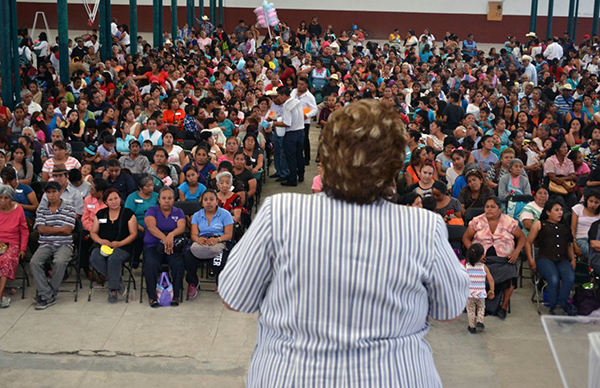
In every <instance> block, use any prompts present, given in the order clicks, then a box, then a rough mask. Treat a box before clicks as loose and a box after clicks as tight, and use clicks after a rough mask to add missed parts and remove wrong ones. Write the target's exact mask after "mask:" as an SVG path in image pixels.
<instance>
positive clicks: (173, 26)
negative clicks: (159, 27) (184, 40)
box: [171, 0, 178, 47]
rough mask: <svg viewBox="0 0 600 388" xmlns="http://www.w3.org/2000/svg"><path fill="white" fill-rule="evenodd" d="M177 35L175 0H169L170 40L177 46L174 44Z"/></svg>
mask: <svg viewBox="0 0 600 388" xmlns="http://www.w3.org/2000/svg"><path fill="white" fill-rule="evenodd" d="M177 35H178V34H177V0H171V40H172V41H173V46H174V47H177V46H175V41H176V40H177Z"/></svg>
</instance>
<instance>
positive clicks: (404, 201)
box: [399, 191, 422, 206]
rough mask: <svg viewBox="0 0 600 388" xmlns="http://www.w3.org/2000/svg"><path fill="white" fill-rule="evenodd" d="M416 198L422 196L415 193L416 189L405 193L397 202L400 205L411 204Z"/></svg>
mask: <svg viewBox="0 0 600 388" xmlns="http://www.w3.org/2000/svg"><path fill="white" fill-rule="evenodd" d="M417 198H422V197H421V194H419V193H417V192H416V191H411V192H408V193H406V194H405V195H404V197H402V199H401V200H400V202H399V203H400V205H406V206H412V204H413V203H415V201H416V200H417Z"/></svg>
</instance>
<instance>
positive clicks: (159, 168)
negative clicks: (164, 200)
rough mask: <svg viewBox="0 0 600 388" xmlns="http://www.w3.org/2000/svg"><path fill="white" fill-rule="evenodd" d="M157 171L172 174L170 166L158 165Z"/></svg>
mask: <svg viewBox="0 0 600 388" xmlns="http://www.w3.org/2000/svg"><path fill="white" fill-rule="evenodd" d="M156 172H157V173H159V172H162V173H163V174H166V175H167V176H168V175H170V174H171V169H170V168H169V166H165V165H161V166H157V167H156Z"/></svg>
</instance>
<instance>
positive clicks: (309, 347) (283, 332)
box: [219, 194, 469, 387]
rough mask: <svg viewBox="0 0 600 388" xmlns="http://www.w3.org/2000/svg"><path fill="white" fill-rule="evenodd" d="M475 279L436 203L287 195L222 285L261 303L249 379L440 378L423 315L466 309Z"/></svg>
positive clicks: (247, 242) (418, 383) (267, 211)
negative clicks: (422, 205) (430, 207)
mask: <svg viewBox="0 0 600 388" xmlns="http://www.w3.org/2000/svg"><path fill="white" fill-rule="evenodd" d="M283 215H285V216H283ZM423 230H426V231H429V233H427V234H425V235H424V234H423V232H422V231H423ZM238 257H239V259H238ZM246 257H253V258H255V259H254V260H252V261H251V262H249V261H248V260H244V258H246ZM442 279H443V280H442ZM449 284H454V285H456V284H459V285H460V287H458V288H455V286H453V287H450V286H449ZM468 285H469V278H468V276H467V275H466V272H465V271H464V269H462V268H461V266H460V263H459V262H458V260H457V259H456V256H455V255H454V253H453V251H452V249H451V247H450V245H449V243H448V242H447V230H446V226H445V225H444V223H443V220H442V218H441V217H439V216H438V215H437V214H435V213H433V212H428V211H426V210H423V209H417V208H409V207H403V206H398V205H395V204H392V203H389V202H385V201H379V202H376V203H374V204H372V205H357V204H351V203H346V202H343V201H339V200H335V199H333V198H330V197H328V196H327V195H325V194H317V195H313V196H307V195H299V194H282V195H275V196H272V197H269V198H267V199H266V201H265V203H264V204H263V206H262V207H261V211H260V212H259V214H258V215H257V216H256V218H255V220H254V221H253V223H252V226H251V227H250V229H249V230H248V232H247V233H246V236H244V238H243V239H242V240H241V241H240V242H239V243H238V245H237V246H236V247H235V248H234V250H233V252H232V253H231V255H230V258H229V262H228V265H227V267H226V268H225V271H224V272H223V273H222V275H221V285H220V286H219V292H220V294H221V296H222V298H223V299H224V300H225V301H226V302H227V303H228V304H230V305H231V307H232V308H234V309H236V310H240V311H243V312H255V311H257V310H258V309H259V308H260V315H259V318H258V323H259V329H258V336H259V339H258V347H257V349H256V350H255V356H254V358H253V363H252V366H251V368H250V372H249V375H248V385H247V386H249V387H263V386H270V387H283V386H286V387H287V386H299V387H300V386H302V387H303V386H311V387H321V386H323V387H324V386H330V385H327V384H328V383H326V382H332V381H334V382H337V384H336V385H335V386H339V387H352V386H362V387H380V386H395V387H399V386H406V387H434V386H441V384H440V382H439V377H438V375H437V373H436V372H435V367H434V365H433V359H432V357H431V354H430V350H429V347H428V345H427V343H426V342H425V341H424V339H423V337H424V336H425V334H426V333H427V331H428V328H429V326H428V324H427V323H426V317H427V316H428V315H430V316H431V317H432V318H434V319H451V318H453V317H455V316H457V315H458V314H460V312H461V311H462V309H463V308H464V303H465V301H466V297H467V289H468ZM456 290H463V292H456ZM416 365H420V367H416ZM421 367H422V369H421ZM349 371H355V372H352V373H349ZM354 373H356V375H355V374H354Z"/></svg>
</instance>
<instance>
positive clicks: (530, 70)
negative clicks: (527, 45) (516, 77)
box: [521, 55, 538, 86]
mask: <svg viewBox="0 0 600 388" xmlns="http://www.w3.org/2000/svg"><path fill="white" fill-rule="evenodd" d="M532 60H533V59H532V58H531V57H530V56H529V55H523V57H521V61H522V62H523V66H524V67H525V70H524V71H523V74H527V75H528V76H529V79H530V80H531V82H533V85H534V86H537V84H538V77H537V70H536V69H535V66H533V64H532V63H531V62H532Z"/></svg>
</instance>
